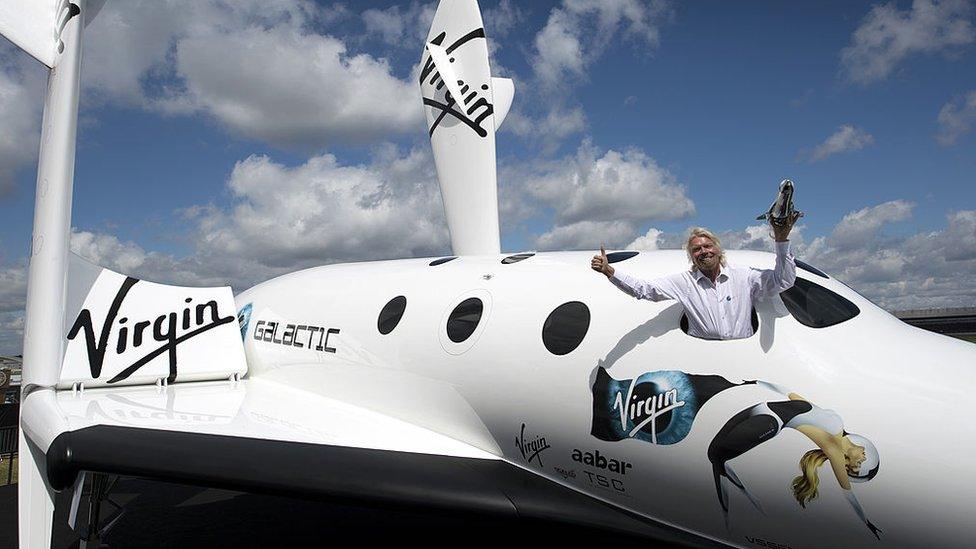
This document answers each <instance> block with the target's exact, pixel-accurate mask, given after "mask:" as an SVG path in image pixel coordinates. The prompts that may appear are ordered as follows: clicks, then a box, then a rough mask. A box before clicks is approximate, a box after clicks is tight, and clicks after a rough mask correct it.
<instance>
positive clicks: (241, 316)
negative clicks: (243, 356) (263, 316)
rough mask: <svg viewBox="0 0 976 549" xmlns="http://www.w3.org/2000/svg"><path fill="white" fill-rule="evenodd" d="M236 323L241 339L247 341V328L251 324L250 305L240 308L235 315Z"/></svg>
mask: <svg viewBox="0 0 976 549" xmlns="http://www.w3.org/2000/svg"><path fill="white" fill-rule="evenodd" d="M237 323H238V324H240V326H241V339H247V326H248V325H249V324H250V323H251V304H250V303H248V304H247V305H245V306H243V307H241V310H240V312H238V313H237Z"/></svg>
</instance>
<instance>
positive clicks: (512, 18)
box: [481, 0, 526, 44]
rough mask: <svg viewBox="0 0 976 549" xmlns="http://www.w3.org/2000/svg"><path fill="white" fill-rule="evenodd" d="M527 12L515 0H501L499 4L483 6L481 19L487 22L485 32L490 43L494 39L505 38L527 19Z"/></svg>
mask: <svg viewBox="0 0 976 549" xmlns="http://www.w3.org/2000/svg"><path fill="white" fill-rule="evenodd" d="M525 17H526V15H525V12H524V11H523V9H522V8H521V7H520V6H519V4H517V3H515V1H514V0H501V2H499V3H498V5H497V6H493V7H487V6H482V8H481V19H482V21H484V23H485V34H487V35H488V40H489V44H491V41H492V40H496V41H497V39H499V38H504V37H506V36H508V34H509V33H510V32H512V31H513V30H515V29H516V28H517V27H518V25H519V24H521V23H522V22H523V21H524V20H525Z"/></svg>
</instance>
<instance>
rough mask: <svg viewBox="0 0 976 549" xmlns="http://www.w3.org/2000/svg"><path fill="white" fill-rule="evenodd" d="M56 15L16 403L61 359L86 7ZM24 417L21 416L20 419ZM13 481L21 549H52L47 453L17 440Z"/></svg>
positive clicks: (51, 381)
mask: <svg viewBox="0 0 976 549" xmlns="http://www.w3.org/2000/svg"><path fill="white" fill-rule="evenodd" d="M58 5H59V8H60V9H59V10H58V13H57V15H58V16H59V17H62V18H63V19H64V20H66V21H67V22H66V23H65V24H64V26H63V30H62V31H61V34H60V36H59V37H52V38H55V39H60V41H61V43H63V48H60V47H59V49H60V50H61V51H60V53H59V54H58V55H57V57H56V58H55V65H54V68H53V69H51V74H50V76H49V78H48V86H47V95H46V97H45V99H44V120H43V126H42V128H41V148H40V154H39V159H38V166H37V191H36V195H35V198H34V233H33V237H32V239H31V251H30V254H31V257H30V272H29V274H28V278H27V315H26V322H25V326H24V369H23V378H22V385H21V387H22V389H21V390H22V395H21V402H24V403H25V404H24V405H25V406H26V405H27V398H26V397H27V395H28V394H29V393H31V392H32V391H34V390H37V389H41V390H46V391H51V390H52V388H53V387H54V385H56V384H57V382H58V376H59V373H60V369H61V360H62V358H63V355H64V342H65V339H64V337H65V334H64V305H65V293H66V280H67V269H68V237H69V233H70V230H71V193H72V185H73V183H74V168H75V136H76V132H77V126H78V95H79V83H80V75H81V53H82V49H81V46H82V45H81V42H82V32H83V30H84V20H85V18H84V15H83V13H84V9H85V0H70V1H65V0H62V1H61V2H60V3H59V4H58ZM22 417H23V414H22ZM19 443H20V461H19V478H18V488H17V492H18V499H19V513H18V514H19V517H18V519H19V520H18V527H19V537H20V547H21V549H25V548H30V549H34V548H38V549H39V548H44V549H48V548H49V547H50V546H51V532H52V528H53V522H54V491H53V490H52V489H51V487H50V486H49V485H48V483H47V479H46V474H45V463H46V462H45V457H44V451H43V449H41V448H38V447H37V446H36V445H34V444H32V443H30V441H29V440H28V439H27V437H26V435H25V430H24V427H23V425H21V428H20V434H19Z"/></svg>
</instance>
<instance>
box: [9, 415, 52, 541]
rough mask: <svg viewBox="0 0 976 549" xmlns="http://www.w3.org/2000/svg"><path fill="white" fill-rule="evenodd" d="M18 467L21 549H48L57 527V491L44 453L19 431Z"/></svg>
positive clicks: (22, 431)
mask: <svg viewBox="0 0 976 549" xmlns="http://www.w3.org/2000/svg"><path fill="white" fill-rule="evenodd" d="M18 444H20V463H19V465H18V468H17V473H18V479H17V496H18V500H19V501H18V504H17V506H18V509H17V510H18V515H19V517H18V518H19V520H18V523H19V524H18V528H19V534H20V549H49V548H50V547H51V533H52V531H53V527H54V490H53V489H51V487H50V486H49V485H48V483H47V475H46V474H45V471H44V469H45V464H46V461H45V459H44V452H42V451H41V450H40V449H39V448H38V447H37V446H35V445H34V444H32V443H30V442H29V441H28V440H27V437H25V436H24V430H23V429H21V430H20V435H19V440H18Z"/></svg>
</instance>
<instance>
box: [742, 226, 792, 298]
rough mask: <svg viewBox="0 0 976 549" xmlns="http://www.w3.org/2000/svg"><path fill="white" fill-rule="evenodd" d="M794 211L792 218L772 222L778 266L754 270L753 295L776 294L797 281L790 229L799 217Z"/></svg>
mask: <svg viewBox="0 0 976 549" xmlns="http://www.w3.org/2000/svg"><path fill="white" fill-rule="evenodd" d="M799 217H800V216H799V214H797V213H794V214H793V216H792V217H790V219H788V220H787V221H786V222H784V223H782V224H772V227H773V237H774V238H775V239H776V243H775V246H776V266H775V267H774V268H773V269H772V270H769V269H765V270H761V271H760V270H754V271H753V273H754V279H753V295H754V296H755V297H765V296H769V295H776V294H779V293H780V292H783V291H785V290H789V289H790V288H792V287H793V283H794V282H796V262H795V260H794V259H793V254H792V253H791V252H790V240H789V237H790V231H791V230H792V229H793V224H794V223H796V220H797V219H799Z"/></svg>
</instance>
